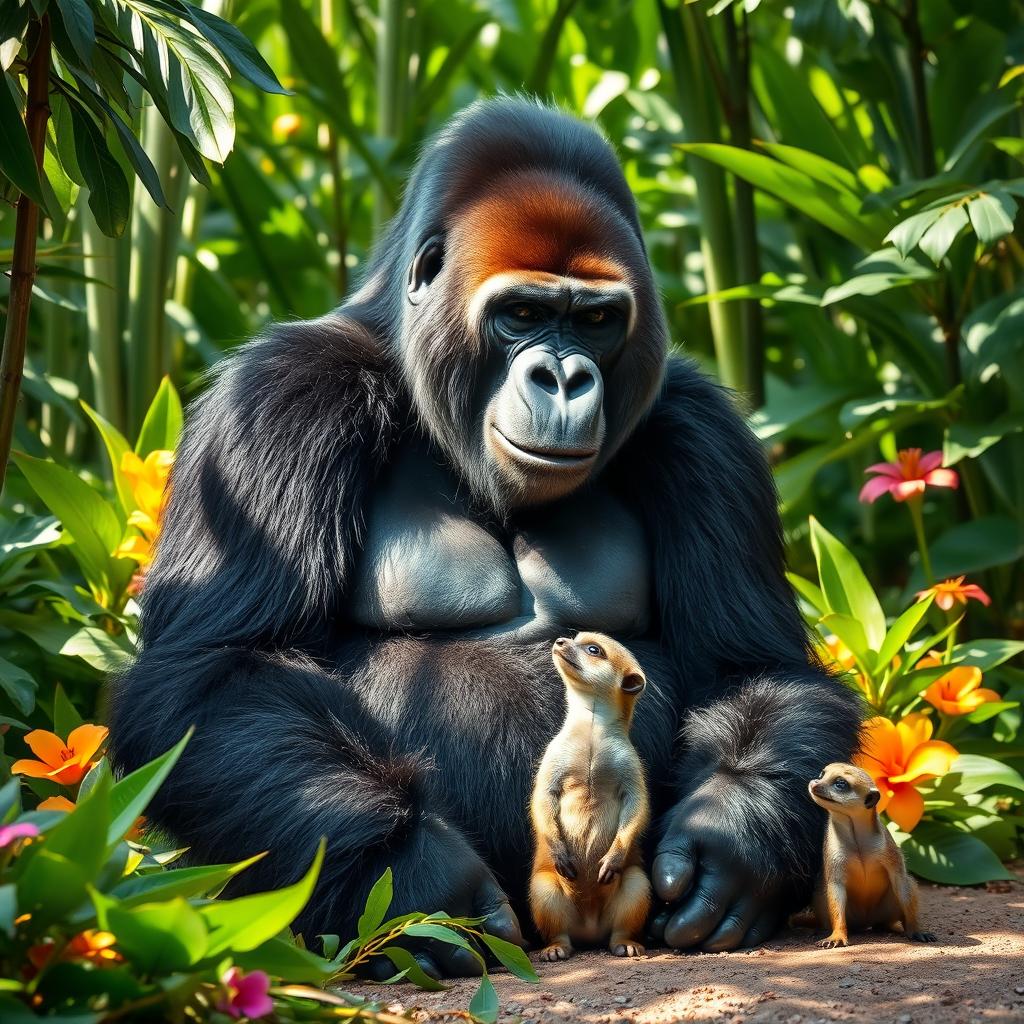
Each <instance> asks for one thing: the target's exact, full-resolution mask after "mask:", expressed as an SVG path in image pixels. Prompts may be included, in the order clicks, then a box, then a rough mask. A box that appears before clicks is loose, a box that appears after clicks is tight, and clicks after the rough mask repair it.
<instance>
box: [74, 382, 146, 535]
mask: <svg viewBox="0 0 1024 1024" xmlns="http://www.w3.org/2000/svg"><path fill="white" fill-rule="evenodd" d="M81 405H82V408H83V409H84V410H85V414H86V415H87V416H88V417H89V419H91V420H92V421H93V423H94V424H95V425H96V429H97V430H98V431H99V432H100V437H101V438H103V446H104V447H105V448H106V450H107V458H108V459H109V460H110V474H111V477H112V478H113V480H114V487H115V489H116V490H117V497H118V500H119V501H120V502H121V512H122V514H123V517H124V518H125V519H127V517H128V516H129V515H130V514H131V513H132V512H133V511H134V510H135V507H136V503H135V495H134V494H133V493H132V488H131V484H129V482H128V478H127V477H126V476H125V475H124V473H122V472H121V459H122V458H123V457H124V454H125V452H128V451H131V446H130V445H129V444H128V441H127V439H126V438H125V436H124V435H123V434H122V433H121V431H120V430H118V429H117V427H115V426H114V425H113V424H112V423H110V422H108V421H107V420H105V419H104V418H103V417H102V416H101V415H100V414H99V413H98V412H97V411H96V410H95V409H93V407H92V406H91V405H89V404H88V403H87V402H82V403H81Z"/></svg>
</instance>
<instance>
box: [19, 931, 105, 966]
mask: <svg viewBox="0 0 1024 1024" xmlns="http://www.w3.org/2000/svg"><path fill="white" fill-rule="evenodd" d="M115 942H117V938H116V936H114V935H112V934H111V933H110V932H102V931H99V930H97V929H96V928H89V929H87V930H86V931H84V932H79V933H78V934H77V935H76V936H75V937H74V938H73V939H71V940H70V941H69V942H68V944H67V945H66V946H65V947H64V948H63V949H62V950H61V952H60V956H59V957H58V959H59V960H86V961H88V962H89V963H91V964H95V965H96V966H97V967H108V966H110V965H111V964H118V963H123V962H124V957H123V956H121V954H120V953H118V952H117V950H116V949H111V946H113V945H114V943H115ZM56 948H57V944H56V943H55V942H54V941H53V939H47V940H46V941H45V942H41V943H39V944H38V945H36V946H32V947H30V948H29V950H28V959H29V963H31V965H32V966H33V967H34V968H35V971H34V972H33V973H36V972H38V971H41V970H42V969H43V968H44V967H45V966H46V965H47V964H48V963H49V962H50V959H51V958H52V956H53V952H54V950H55V949H56Z"/></svg>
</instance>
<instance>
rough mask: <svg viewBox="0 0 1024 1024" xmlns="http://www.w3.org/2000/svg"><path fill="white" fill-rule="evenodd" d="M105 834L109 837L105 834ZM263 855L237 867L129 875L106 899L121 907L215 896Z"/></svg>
mask: <svg viewBox="0 0 1024 1024" xmlns="http://www.w3.org/2000/svg"><path fill="white" fill-rule="evenodd" d="M108 834H109V833H108ZM263 856H264V855H263V854H257V855H256V856H255V857H250V858H249V859H248V860H242V861H239V862H238V863H237V864H203V865H200V866H198V867H192V868H173V869H171V870H168V871H154V872H152V873H150V874H146V875H139V874H136V875H131V876H129V877H128V878H125V879H123V880H122V881H121V882H119V883H118V884H117V885H116V886H115V887H114V889H112V890H111V893H110V895H111V896H113V897H114V898H115V899H116V900H117V901H118V902H119V903H120V904H121V906H123V907H134V906H138V905H139V904H141V903H157V902H164V901H166V900H169V899H173V898H174V897H176V896H182V897H184V898H185V899H188V898H189V897H191V896H216V895H217V894H218V893H219V892H220V890H221V889H222V888H223V887H224V886H225V884H226V883H227V882H228V881H230V880H231V879H232V878H234V877H235V875H237V874H240V873H241V872H242V871H244V870H245V869H246V868H248V867H250V866H251V865H253V864H255V863H256V862H257V861H258V860H260V859H261V858H262V857H263Z"/></svg>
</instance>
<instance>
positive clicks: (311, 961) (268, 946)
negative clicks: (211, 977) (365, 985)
mask: <svg viewBox="0 0 1024 1024" xmlns="http://www.w3.org/2000/svg"><path fill="white" fill-rule="evenodd" d="M232 960H233V961H234V962H235V963H236V964H237V965H238V966H239V967H241V968H242V969H243V970H245V971H266V972H267V974H269V975H271V977H274V978H284V979H286V980H287V981H289V982H295V981H307V982H312V983H315V984H322V983H323V982H324V981H326V980H327V979H328V978H330V977H331V975H332V974H334V967H333V966H332V965H331V964H330V963H328V962H327V961H326V960H323V959H321V958H320V957H318V956H317V955H316V954H315V953H311V952H310V951H309V950H308V949H300V948H299V947H298V946H296V945H295V943H294V942H289V941H288V940H286V939H281V938H277V937H275V938H272V939H267V941H266V942H264V943H263V944H262V945H260V946H257V947H256V948H255V949H251V950H249V951H248V952H246V953H237V954H235V955H234V956H233V957H232Z"/></svg>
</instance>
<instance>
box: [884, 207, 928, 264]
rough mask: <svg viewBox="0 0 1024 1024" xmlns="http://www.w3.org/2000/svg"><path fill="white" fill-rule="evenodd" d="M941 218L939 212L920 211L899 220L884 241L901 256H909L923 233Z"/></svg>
mask: <svg viewBox="0 0 1024 1024" xmlns="http://www.w3.org/2000/svg"><path fill="white" fill-rule="evenodd" d="M941 216H942V211H941V210H922V211H921V212H920V213H915V214H914V215H913V216H911V217H907V219H906V220H901V221H900V222H899V224H897V225H896V227H894V228H893V229H892V230H891V231H890V232H889V233H888V234H887V235H886V236H885V241H886V242H890V243H891V244H892V245H894V246H895V247H896V249H897V250H898V252H899V254H900V255H901V256H904V257H906V256H909V255H910V253H911V252H912V251H913V250H914V248H915V247H916V246H917V244H918V242H920V241H921V238H922V237H923V236H924V234H925V232H926V231H928V229H929V228H930V227H931V226H932V225H933V224H934V223H935V222H936V221H937V220H938V219H939V217H941Z"/></svg>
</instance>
